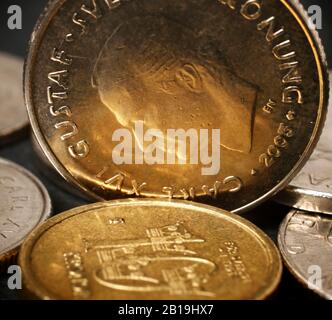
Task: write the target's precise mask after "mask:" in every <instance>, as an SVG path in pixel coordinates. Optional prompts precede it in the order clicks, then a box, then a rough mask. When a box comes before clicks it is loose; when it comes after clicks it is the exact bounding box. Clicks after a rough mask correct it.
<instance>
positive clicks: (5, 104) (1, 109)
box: [0, 53, 29, 144]
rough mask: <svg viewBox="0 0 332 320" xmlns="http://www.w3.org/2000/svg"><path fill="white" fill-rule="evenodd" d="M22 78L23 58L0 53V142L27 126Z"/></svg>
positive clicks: (4, 141) (8, 139)
mask: <svg viewBox="0 0 332 320" xmlns="http://www.w3.org/2000/svg"><path fill="white" fill-rule="evenodd" d="M22 79H23V60H22V59H19V58H17V57H14V56H11V55H9V54H5V53H0V144H3V143H7V142H9V141H11V140H12V139H13V138H17V137H18V136H19V135H21V134H22V133H23V132H24V130H25V129H26V128H27V127H28V124H29V120H28V115H27V112H26V109H25V108H24V99H23V87H22Z"/></svg>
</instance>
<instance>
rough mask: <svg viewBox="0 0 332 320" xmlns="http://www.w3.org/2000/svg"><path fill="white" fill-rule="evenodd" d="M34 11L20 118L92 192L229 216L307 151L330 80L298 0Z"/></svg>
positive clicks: (145, 2) (111, 0) (273, 187)
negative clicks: (198, 206)
mask: <svg viewBox="0 0 332 320" xmlns="http://www.w3.org/2000/svg"><path fill="white" fill-rule="evenodd" d="M45 12H46V13H45V14H44V16H43V18H42V19H41V20H40V22H39V23H38V25H37V27H36V29H35V31H34V33H33V37H32V41H31V47H30V51H29V57H28V61H27V67H26V79H25V88H26V90H25V91H26V100H27V104H28V109H29V114H30V118H31V121H32V124H33V128H34V132H35V135H36V137H37V139H38V141H39V143H40V145H41V147H42V149H43V151H44V152H45V154H46V155H47V157H48V158H49V159H50V161H51V162H52V163H53V165H54V166H55V167H56V169H57V170H58V171H59V172H60V173H61V175H62V176H64V177H65V178H66V179H67V180H68V181H71V182H72V183H74V184H75V185H76V186H79V187H80V188H81V189H82V190H84V191H85V192H87V193H88V194H89V195H90V196H92V197H94V198H96V199H110V198H112V197H114V195H115V194H120V195H121V194H124V195H131V196H135V195H136V196H150V197H167V198H180V199H192V200H193V199H197V200H205V199H210V198H217V199H219V200H218V201H219V204H220V206H221V207H223V208H224V209H227V210H230V211H236V212H240V211H244V210H247V209H248V208H250V207H252V206H253V205H257V204H259V203H261V202H262V201H264V200H266V199H267V198H268V197H270V196H272V195H274V194H275V193H276V192H277V191H278V190H280V189H281V188H282V187H284V186H286V185H287V183H288V182H289V181H290V180H291V179H292V178H293V177H294V176H295V175H296V173H297V172H298V171H299V169H301V167H302V166H303V164H304V163H305V161H306V160H307V159H308V157H309V155H310V153H311V151H312V149H313V147H314V145H315V143H316V141H317V138H318V136H319V133H320V131H321V127H322V123H323V120H324V118H325V111H326V105H327V96H328V89H327V87H328V86H327V82H328V81H327V74H326V71H325V60H324V58H323V57H324V54H323V53H322V48H321V46H320V41H319V39H318V36H317V34H316V32H314V31H311V30H310V29H309V28H308V27H307V24H306V23H307V21H308V20H307V18H306V17H305V14H304V10H303V9H302V7H301V6H300V5H299V4H298V3H297V2H295V1H286V0H280V1H278V0H265V1H258V0H238V1H237V0H228V1H226V0H199V1H198V0H182V1H178V0H167V1H166V0H132V1H124V0H105V1H92V0H90V1H85V2H84V4H83V2H82V1H81V0H70V1H69V0H67V1H66V0H59V1H52V2H51V4H50V5H49V7H48V8H47V10H46V11H45Z"/></svg>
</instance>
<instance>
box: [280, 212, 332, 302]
mask: <svg viewBox="0 0 332 320" xmlns="http://www.w3.org/2000/svg"><path fill="white" fill-rule="evenodd" d="M278 243H279V248H280V251H281V254H282V256H283V258H284V260H285V262H286V265H287V266H288V268H289V270H290V271H291V273H292V274H293V275H295V276H296V278H297V279H298V280H299V281H300V282H302V283H303V284H304V285H305V286H306V287H308V288H310V289H312V290H313V291H315V292H316V293H318V294H319V295H321V296H322V297H324V298H326V299H329V300H331V299H332V270H331V259H332V219H331V217H329V216H326V215H325V216H324V215H319V214H316V213H307V212H302V211H295V210H294V211H292V212H290V213H289V215H288V216H287V217H286V218H285V220H284V221H283V223H282V225H281V227H280V231H279V235H278Z"/></svg>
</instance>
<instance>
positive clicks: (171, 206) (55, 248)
mask: <svg viewBox="0 0 332 320" xmlns="http://www.w3.org/2000/svg"><path fill="white" fill-rule="evenodd" d="M19 263H20V265H21V267H22V271H23V280H24V282H25V288H26V290H27V291H28V292H30V294H33V295H34V296H36V297H38V298H41V299H124V300H130V299H264V298H266V297H268V296H269V295H270V294H271V293H272V292H273V291H274V290H275V289H276V287H277V285H278V283H279V281H280V278H281V272H282V264H281V260H280V256H279V253H278V251H277V248H276V247H275V245H274V243H273V242H272V241H271V240H270V239H269V238H268V237H267V236H266V235H265V234H264V233H263V232H262V231H260V230H259V229H258V228H257V227H255V226H254V225H252V224H251V223H249V222H248V221H246V220H244V219H243V218H240V217H238V216H236V215H234V214H231V213H228V212H226V211H223V210H219V209H216V208H214V207H210V206H205V205H195V204H193V203H192V202H185V201H168V200H157V199H155V200H150V199H146V200H139V199H136V200H135V199H127V200H119V201H110V202H104V203H97V204H92V205H88V206H84V207H80V208H76V209H73V210H70V211H68V212H66V213H64V214H61V215H59V216H56V217H54V218H52V219H50V220H49V221H48V222H46V223H45V224H44V225H42V226H41V227H39V228H38V229H37V230H35V231H34V232H33V233H32V234H31V235H30V237H29V238H28V239H27V240H26V242H25V243H24V244H23V246H22V249H21V252H20V256H19Z"/></svg>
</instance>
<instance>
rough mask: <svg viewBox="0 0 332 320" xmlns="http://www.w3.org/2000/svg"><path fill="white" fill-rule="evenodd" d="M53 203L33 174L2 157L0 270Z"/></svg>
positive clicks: (0, 166) (0, 180)
mask: <svg viewBox="0 0 332 320" xmlns="http://www.w3.org/2000/svg"><path fill="white" fill-rule="evenodd" d="M51 207H52V206H51V199H50V197H49V195H48V192H47V190H46V189H45V187H44V186H43V185H42V183H41V182H40V181H39V180H38V179H37V178H36V177H35V176H34V175H32V174H31V173H30V172H28V171H27V170H25V169H23V168H22V167H20V166H18V165H16V164H14V163H12V162H9V161H7V160H4V159H0V271H1V270H3V268H4V267H5V266H6V265H7V263H8V262H9V261H12V259H13V258H14V257H15V256H16V254H17V251H18V248H19V246H20V245H21V243H22V242H23V240H24V239H25V237H26V236H27V235H28V234H29V233H30V232H31V231H32V230H33V229H34V228H35V227H36V226H37V225H39V224H40V223H41V222H44V221H45V220H46V219H47V218H48V217H49V216H50V214H51Z"/></svg>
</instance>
